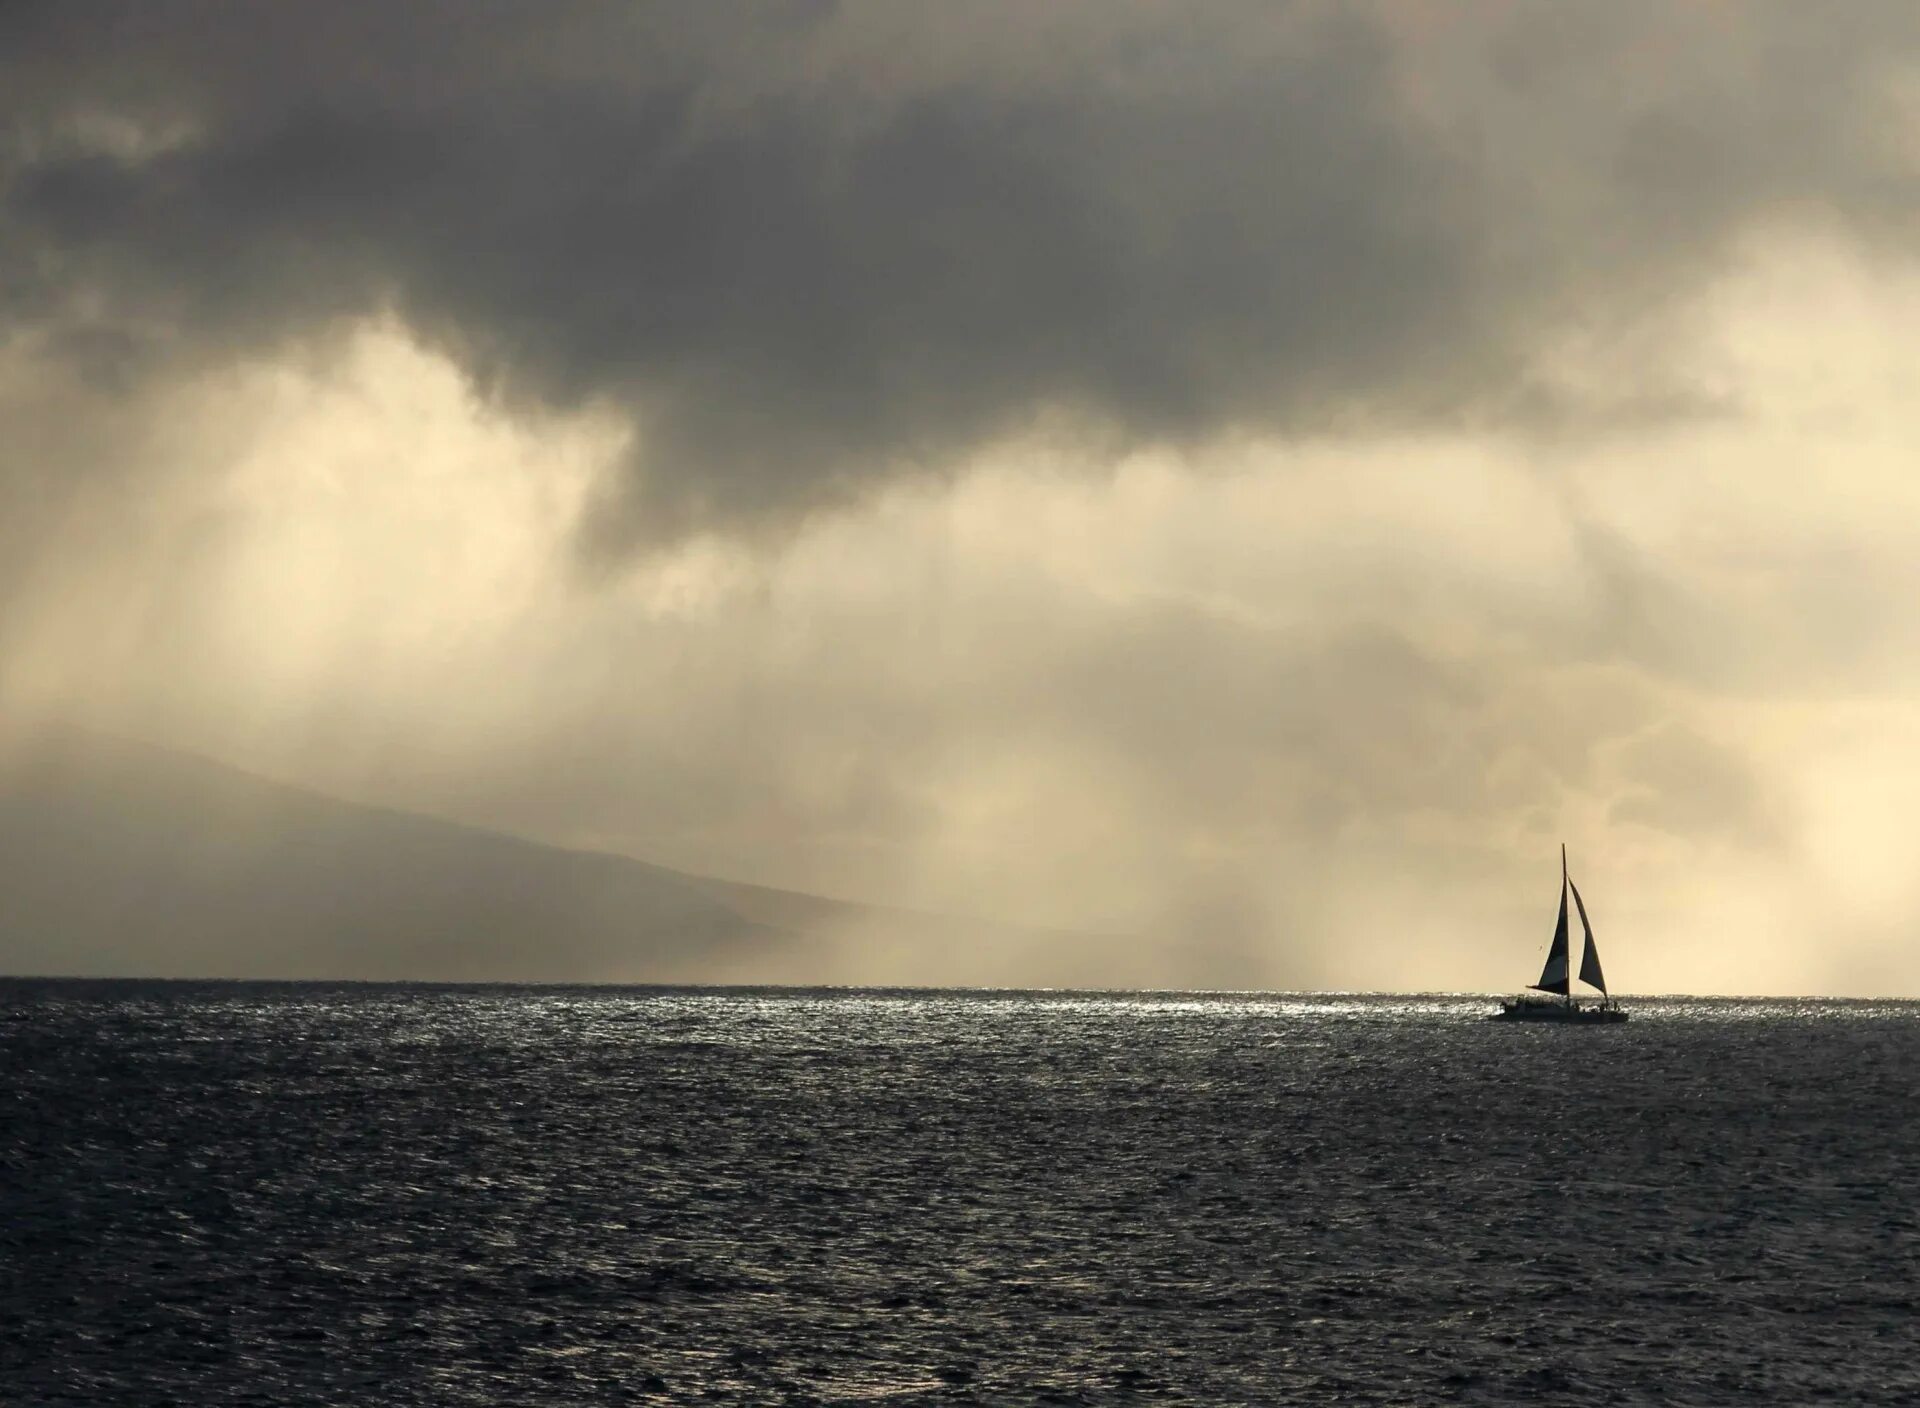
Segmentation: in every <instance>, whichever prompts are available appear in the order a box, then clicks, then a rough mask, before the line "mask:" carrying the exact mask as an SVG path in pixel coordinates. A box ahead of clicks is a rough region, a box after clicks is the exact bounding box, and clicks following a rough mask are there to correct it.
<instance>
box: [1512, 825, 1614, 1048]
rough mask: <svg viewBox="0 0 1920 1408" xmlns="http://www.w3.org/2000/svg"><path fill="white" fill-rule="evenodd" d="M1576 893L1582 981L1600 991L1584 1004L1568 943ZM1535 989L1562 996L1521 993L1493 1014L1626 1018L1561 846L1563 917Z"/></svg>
mask: <svg viewBox="0 0 1920 1408" xmlns="http://www.w3.org/2000/svg"><path fill="white" fill-rule="evenodd" d="M1569 893H1571V894H1572V895H1573V907H1574V909H1575V910H1576V911H1577V912H1578V913H1579V915H1580V932H1581V935H1582V937H1584V938H1585V939H1586V949H1585V951H1584V952H1583V953H1582V954H1581V956H1580V981H1581V982H1583V983H1585V984H1586V985H1587V986H1588V987H1591V988H1596V989H1598V990H1599V993H1600V1001H1599V1003H1598V1004H1597V1005H1595V1006H1591V1007H1583V1006H1581V1005H1580V1004H1579V1003H1578V1002H1576V1001H1575V1000H1574V996H1573V984H1572V981H1571V977H1570V975H1571V973H1572V970H1573V965H1572V958H1571V952H1570V949H1569V947H1568V943H1567V895H1568V894H1569ZM1531 986H1532V988H1533V990H1534V991H1535V992H1543V993H1550V994H1552V995H1554V996H1556V997H1559V998H1561V999H1563V1000H1562V1001H1560V1002H1549V1001H1547V1000H1545V999H1543V998H1538V997H1520V998H1516V999H1515V1000H1514V1001H1512V1002H1503V1003H1501V1004H1500V1010H1499V1011H1498V1012H1496V1013H1494V1014H1493V1020H1494V1021H1496V1022H1624V1021H1626V1020H1627V1014H1626V1012H1625V1011H1623V1010H1622V1009H1621V1008H1620V1007H1619V1005H1618V1004H1616V1003H1615V1002H1614V1000H1613V998H1612V997H1611V996H1609V995H1608V993H1607V978H1606V974H1605V973H1604V972H1603V971H1601V968H1600V946H1599V945H1598V944H1596V943H1595V942H1594V941H1593V925H1592V923H1590V922H1589V921H1588V919H1587V902H1586V901H1585V900H1583V899H1581V898H1580V887H1579V886H1578V885H1576V884H1574V883H1573V877H1572V876H1571V875H1570V874H1569V873H1568V871H1567V848H1566V846H1565V845H1562V846H1561V847H1560V919H1559V922H1558V923H1556V924H1555V925H1554V927H1553V942H1552V943H1551V944H1550V945H1548V947H1547V962H1546V966H1545V967H1543V968H1542V969H1541V970H1540V980H1539V981H1538V982H1536V983H1533V984H1532V985H1531Z"/></svg>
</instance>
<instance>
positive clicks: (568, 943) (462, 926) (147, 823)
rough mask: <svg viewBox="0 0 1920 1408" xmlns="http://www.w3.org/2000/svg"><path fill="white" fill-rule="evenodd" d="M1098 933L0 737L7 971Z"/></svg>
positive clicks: (226, 967) (126, 745)
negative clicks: (736, 877)
mask: <svg viewBox="0 0 1920 1408" xmlns="http://www.w3.org/2000/svg"><path fill="white" fill-rule="evenodd" d="M1107 947H1108V945H1107V944H1106V943H1105V941H1102V940H1097V939H1094V938H1093V937H1091V936H1086V935H1069V934H1060V933H1054V932H1051V931H1041V930H1027V929H1021V928H1017V927H1015V926H1009V925H1000V924H993V923H989V922H986V921H980V920H972V919H961V918H953V917H946V916H937V915H926V914H918V913H914V912H911V911H906V910H893V909H885V908H881V907H876V906H867V905H861V904H854V903H850V902H846V901H840V900H830V899H824V898H822V897H819V896H815V895H806V894H798V893H794V892H791V891H784V890H774V889H768V888H765V887H762V886H756V885H745V884H737V883H734V882H731V881H725V880H716V879H711V878H706V877H700V876H693V875H688V874H685V873H683V872H680V871H675V870H669V869H667V868H665V867H662V866H657V865H649V864H647V863H645V862H643V861H638V860H633V859H629V858H627V857H623V856H614V855H604V854H597V853H593V852H584V851H572V850H566V849H562V848H558V847H553V846H545V845H540V844H538V843H535V842H532V841H527V840H523V839H519V838H516V837H511V836H505V835H500V834H496V833H493V832H488V831H482V830H478V829H475V828H473V827H468V826H461V825H457V824H455V823H452V822H448V821H442V820H439V819H436V818H433V817H428V816H421V815H417V814H413V813H407V812H399V811H391V810H387V809H384V808H379V807H369V806H361V805H357V804H354V803H349V802H343V801H339V800H336V799H334V798H330V797H326V796H323V795H321V794H319V793H315V792H310V791H307V790H305V789H303V788H299V787H293V786H289V785H286V784H283V783H278V782H273V781H269V780H267V779H265V778H262V777H258V776H255V775H253V774H250V773H246V772H242V771H240V770H238V769H235V768H231V767H227V766H225V765H223V764H220V763H216V762H213V761H210V760H208V759H205V758H201V757H197V756H194V755H191V754H186V753H179V752H173V751H170V750H167V749H163V748H158V747H154V746H152V745H149V744H144V743H137V742H132V741H128V740H124V739H116V738H108V737H105V736H101V735H95V734H89V733H84V732H80V731H76V730H59V731H49V732H47V733H45V734H44V735H42V736H40V737H39V738H38V739H36V740H35V741H34V742H33V743H32V744H30V745H29V746H26V747H24V748H20V749H16V750H15V751H14V752H13V753H12V754H10V755H5V756H0V973H10V974H16V975H18V974H62V975H73V976H92V975H115V976H120V975H125V976H151V977H173V976H179V977H259V978H348V979H447V980H461V981H527V982H541V981H546V982H798V983H813V982H820V983H832V982H868V983H876V982H877V983H884V982H915V983H939V982H992V981H998V980H1000V979H1001V978H1002V977H1004V975H1005V972H1006V965H1007V964H1008V963H1009V962H1011V963H1015V964H1017V965H1018V966H1019V967H1020V969H1021V970H1022V971H1023V972H1024V973H1028V974H1031V975H1032V976H1029V977H1027V978H1026V979H1025V980H1026V981H1073V980H1074V975H1075V973H1077V972H1080V971H1081V970H1083V969H1084V967H1085V964H1086V962H1087V961H1088V960H1094V961H1096V963H1097V954H1098V953H1099V952H1100V951H1101V950H1102V949H1103V948H1107ZM1082 980H1085V979H1084V977H1083V978H1082Z"/></svg>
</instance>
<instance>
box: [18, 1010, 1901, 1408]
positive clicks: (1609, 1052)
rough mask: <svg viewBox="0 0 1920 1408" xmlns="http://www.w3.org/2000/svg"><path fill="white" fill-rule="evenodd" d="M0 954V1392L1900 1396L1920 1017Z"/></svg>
mask: <svg viewBox="0 0 1920 1408" xmlns="http://www.w3.org/2000/svg"><path fill="white" fill-rule="evenodd" d="M1491 1006H1492V1003H1491V1002H1489V1001H1487V1000H1485V999H1464V998H1448V997H1438V998H1379V997H1351V998H1349V997H1280V996H1238V995H1225V996H1201V995H1148V996H1141V995H1125V994H1022V993H915V992H848V991H795V990H766V991H748V990H717V989H716V990H662V989H606V988H600V989H588V988H580V989H555V988H444V987H440V988H436V987H407V986H322V985H284V986H279V985H259V984H204V985H201V984H160V983H68V982H32V981H9V982H5V983H0V1402H4V1403H6V1404H8V1405H33V1404H87V1405H95V1404H156V1405H157V1404H180V1405H203V1404H207V1405H211V1404H242V1403H245V1404H262V1405H265V1404H273V1405H290V1404H329V1405H362V1404H436V1405H437V1404H486V1405H522V1404H541V1405H564V1404H576V1403H577V1404H589V1403H591V1404H601V1403H609V1402H638V1403H740V1404H769V1405H773V1404H815V1403H819V1404H825V1403H866V1404H872V1403H879V1404H923V1403H924V1404H967V1403H983V1404H1022V1403H1048V1404H1134V1403H1142V1404H1144V1403H1204V1404H1241V1403H1247V1404H1255V1403H1296V1402H1297V1403H1316V1404H1319V1403H1347V1404H1373V1403H1379V1404H1411V1403H1440V1402H1456V1403H1484V1404H1496V1403H1536V1402H1555V1403H1685V1404H1720V1403H1725V1404H1753V1403H1787V1404H1805V1403H1811V1402H1817V1401H1823V1400H1824V1401H1833V1402H1838V1403H1845V1404H1875V1403H1888V1404H1891V1403H1913V1402H1915V1401H1920V1352H1917V1351H1920V1330H1916V1325H1917V1324H1920V1315H1917V1314H1916V1312H1920V1223H1917V1222H1916V1207H1917V1206H1920V1186H1917V1183H1920V1164H1917V1161H1916V1154H1917V1153H1920V1006H1915V1005H1910V1004H1898V1003H1879V1004H1866V1003H1835V1002H1736V1001H1712V1002H1705V1001H1683V1000H1659V1001H1646V1002H1639V1003H1634V1004H1633V1010H1634V1020H1633V1021H1632V1022H1631V1023H1629V1024H1627V1025H1626V1026H1624V1027H1615V1028H1589V1029H1558V1028H1551V1027H1547V1028H1543V1027H1538V1026H1508V1025H1502V1024H1493V1023H1488V1022H1485V1021H1483V1020H1481V1018H1482V1016H1483V1015H1484V1013H1485V1012H1487V1011H1488V1010H1490V1008H1491Z"/></svg>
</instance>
